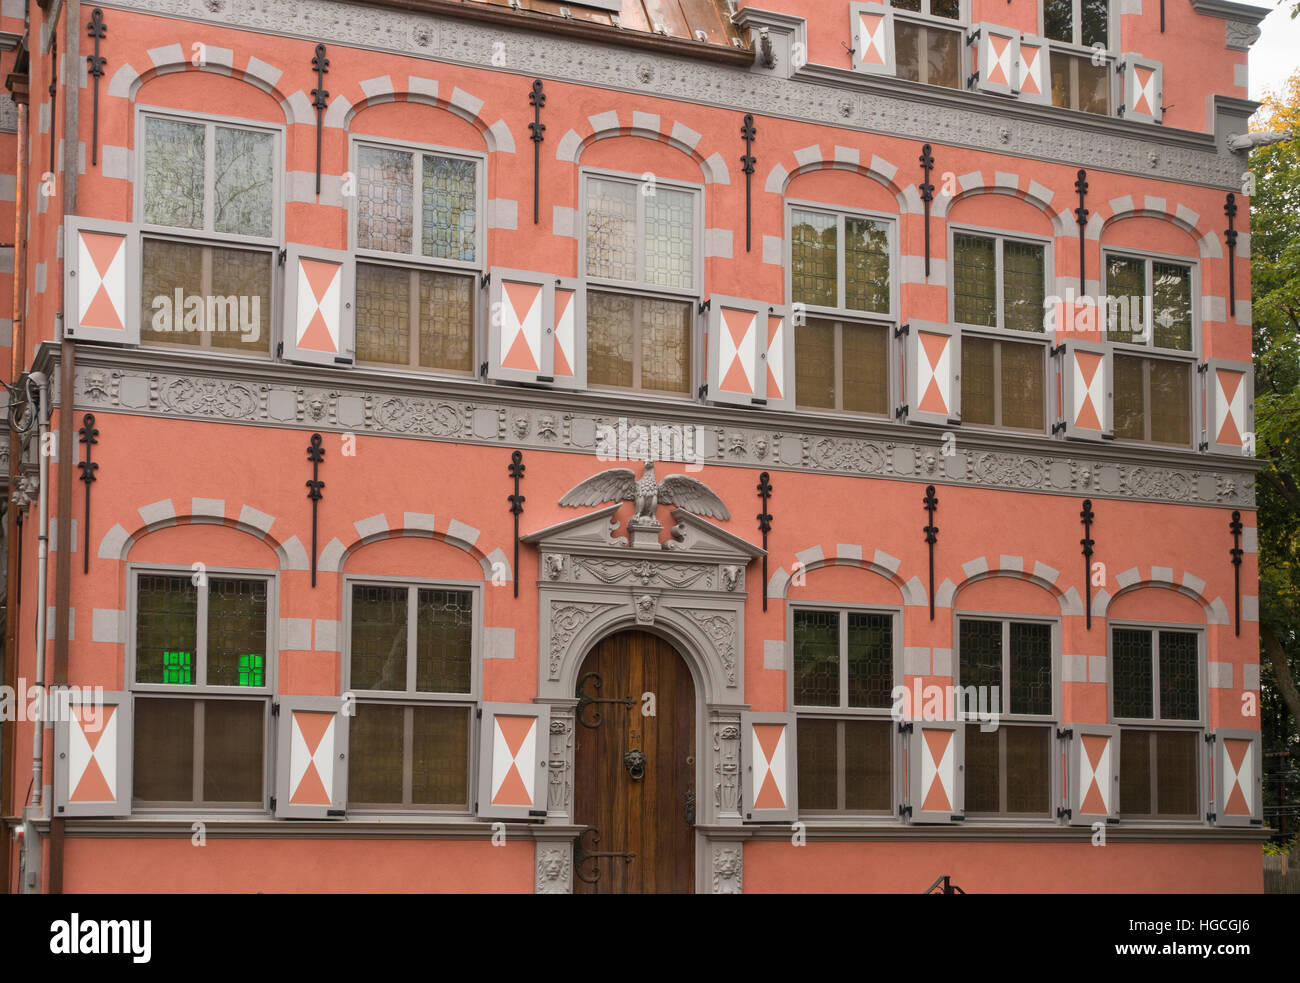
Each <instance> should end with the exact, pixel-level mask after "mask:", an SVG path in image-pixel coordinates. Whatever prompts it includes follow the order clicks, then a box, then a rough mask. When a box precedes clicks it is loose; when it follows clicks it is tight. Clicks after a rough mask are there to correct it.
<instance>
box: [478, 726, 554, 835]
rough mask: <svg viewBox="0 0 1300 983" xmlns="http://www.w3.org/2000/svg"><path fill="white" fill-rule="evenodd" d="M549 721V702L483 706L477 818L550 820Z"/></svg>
mask: <svg viewBox="0 0 1300 983" xmlns="http://www.w3.org/2000/svg"><path fill="white" fill-rule="evenodd" d="M550 721H551V708H550V707H549V706H548V705H547V704H545V703H484V704H483V729H482V737H481V741H482V743H481V745H480V749H479V782H478V815H479V816H481V817H483V818H485V819H529V818H537V817H544V816H545V815H546V797H547V788H546V749H547V747H548V746H549V744H550V737H549V736H548V735H549V731H550Z"/></svg>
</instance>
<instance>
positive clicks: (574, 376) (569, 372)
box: [542, 277, 587, 389]
mask: <svg viewBox="0 0 1300 983" xmlns="http://www.w3.org/2000/svg"><path fill="white" fill-rule="evenodd" d="M549 289H550V290H551V298H550V311H551V316H550V322H549V323H550V324H551V325H552V327H553V331H552V332H551V333H549V334H548V336H547V338H548V342H549V343H547V344H544V345H543V347H542V354H543V356H544V358H543V373H542V374H543V376H544V377H545V376H550V378H551V379H552V382H551V385H553V386H555V387H556V388H559V389H585V388H587V310H586V294H585V293H584V292H583V290H582V285H581V283H580V282H579V281H577V280H574V279H570V278H567V277H561V278H556V279H554V280H553V282H552V283H551V284H550V287H549Z"/></svg>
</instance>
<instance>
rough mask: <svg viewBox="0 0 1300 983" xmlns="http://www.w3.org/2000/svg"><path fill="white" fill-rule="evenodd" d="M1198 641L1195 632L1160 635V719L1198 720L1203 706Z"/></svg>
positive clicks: (1164, 632) (1170, 632)
mask: <svg viewBox="0 0 1300 983" xmlns="http://www.w3.org/2000/svg"><path fill="white" fill-rule="evenodd" d="M1199 664H1200V648H1199V639H1198V638H1197V636H1196V634H1195V633H1193V632H1181V631H1162V632H1160V718H1161V719H1162V720H1198V719H1200V716H1201V703H1200V674H1199V672H1198V666H1199Z"/></svg>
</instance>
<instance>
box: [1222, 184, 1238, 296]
mask: <svg viewBox="0 0 1300 983" xmlns="http://www.w3.org/2000/svg"><path fill="white" fill-rule="evenodd" d="M1223 214H1224V215H1226V216H1227V218H1228V228H1227V229H1226V230H1225V231H1224V233H1223V239H1224V241H1225V242H1226V243H1227V244H1228V316H1229V317H1233V318H1235V317H1236V316H1237V228H1236V219H1237V196H1236V195H1234V194H1233V193H1232V192H1231V191H1229V192H1228V197H1227V198H1225V199H1224V202H1223Z"/></svg>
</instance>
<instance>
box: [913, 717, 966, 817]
mask: <svg viewBox="0 0 1300 983" xmlns="http://www.w3.org/2000/svg"><path fill="white" fill-rule="evenodd" d="M911 727H912V734H911V738H910V741H909V743H908V784H907V787H908V789H909V790H910V793H911V794H910V795H909V796H908V804H909V805H910V806H911V807H912V822H914V823H954V822H961V821H962V820H964V819H965V818H966V815H965V798H966V788H965V771H964V769H965V748H966V728H965V725H964V724H962V723H960V722H958V721H956V720H914V721H912V722H911Z"/></svg>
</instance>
